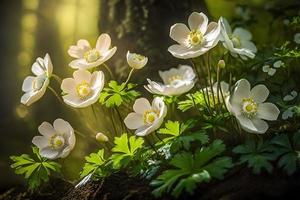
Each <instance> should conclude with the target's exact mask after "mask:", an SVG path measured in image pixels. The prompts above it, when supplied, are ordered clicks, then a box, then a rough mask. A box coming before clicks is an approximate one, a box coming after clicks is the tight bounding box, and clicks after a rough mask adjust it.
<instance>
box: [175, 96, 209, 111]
mask: <svg viewBox="0 0 300 200" xmlns="http://www.w3.org/2000/svg"><path fill="white" fill-rule="evenodd" d="M186 97H187V99H186V100H184V101H180V102H179V103H178V109H179V110H181V111H182V112H186V111H188V110H190V109H191V108H196V109H200V110H202V109H203V108H204V107H205V100H204V97H203V94H202V92H199V91H198V92H195V93H194V94H188V95H186Z"/></svg>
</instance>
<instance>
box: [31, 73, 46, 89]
mask: <svg viewBox="0 0 300 200" xmlns="http://www.w3.org/2000/svg"><path fill="white" fill-rule="evenodd" d="M46 79H47V76H46V74H42V75H39V76H37V77H36V78H35V79H34V81H33V82H32V88H33V90H34V91H38V90H40V89H41V88H42V87H43V85H44V82H45V81H46Z"/></svg>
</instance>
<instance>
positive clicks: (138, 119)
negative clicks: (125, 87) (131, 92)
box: [124, 97, 167, 136]
mask: <svg viewBox="0 0 300 200" xmlns="http://www.w3.org/2000/svg"><path fill="white" fill-rule="evenodd" d="M133 110H134V112H132V113H129V114H128V115H127V117H126V118H125V119H124V123H125V125H126V126H127V127H128V128H129V129H136V131H135V134H136V135H137V136H146V135H148V134H150V133H152V132H154V131H155V130H156V129H158V128H159V127H160V126H161V124H162V123H163V120H164V118H165V116H166V114H167V106H166V104H165V103H164V99H163V98H162V97H155V98H154V99H153V101H152V105H150V103H149V101H148V100H147V99H145V98H139V99H137V100H136V101H135V102H134V105H133Z"/></svg>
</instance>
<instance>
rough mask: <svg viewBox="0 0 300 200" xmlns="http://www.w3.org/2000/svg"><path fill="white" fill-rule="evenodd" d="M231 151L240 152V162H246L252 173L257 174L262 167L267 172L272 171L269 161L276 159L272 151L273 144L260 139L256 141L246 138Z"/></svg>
mask: <svg viewBox="0 0 300 200" xmlns="http://www.w3.org/2000/svg"><path fill="white" fill-rule="evenodd" d="M233 152H234V153H236V154H240V163H247V164H248V167H249V168H252V171H253V173H254V174H259V173H260V172H261V170H262V169H265V170H266V171H268V172H269V173H271V172H272V171H273V166H272V164H271V161H273V160H275V159H276V157H277V156H276V155H275V154H274V153H273V146H272V145H271V144H270V142H268V141H267V142H263V140H262V139H260V140H259V141H258V142H257V143H256V142H255V141H254V140H247V141H246V143H245V144H242V145H238V146H236V147H235V148H234V149H233Z"/></svg>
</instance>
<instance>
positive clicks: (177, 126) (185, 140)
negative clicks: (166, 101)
mask: <svg viewBox="0 0 300 200" xmlns="http://www.w3.org/2000/svg"><path fill="white" fill-rule="evenodd" d="M196 122H197V121H196V120H193V119H190V120H188V121H186V122H185V123H179V122H178V121H174V122H173V121H170V120H169V121H167V122H166V123H165V128H161V129H159V130H158V133H160V134H162V135H165V136H166V137H165V138H164V139H163V141H164V142H166V143H171V150H172V151H173V152H177V151H178V150H179V149H182V148H184V149H186V150H189V148H190V146H191V142H194V141H199V142H200V143H201V144H202V145H203V144H207V143H208V136H207V134H206V132H205V130H198V131H195V132H189V133H187V134H182V133H183V132H185V131H188V130H189V129H191V128H193V127H194V126H195V124H196Z"/></svg>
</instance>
